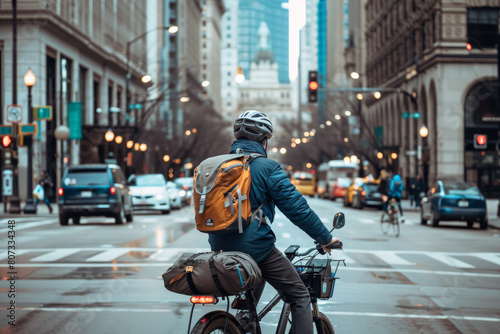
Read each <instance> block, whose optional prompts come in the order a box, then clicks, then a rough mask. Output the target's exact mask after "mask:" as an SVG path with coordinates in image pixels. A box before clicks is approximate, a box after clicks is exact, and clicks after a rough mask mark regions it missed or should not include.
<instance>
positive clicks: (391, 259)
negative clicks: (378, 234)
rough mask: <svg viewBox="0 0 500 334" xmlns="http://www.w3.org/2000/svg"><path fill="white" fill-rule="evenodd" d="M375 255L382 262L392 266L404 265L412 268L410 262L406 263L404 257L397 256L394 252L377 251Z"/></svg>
mask: <svg viewBox="0 0 500 334" xmlns="http://www.w3.org/2000/svg"><path fill="white" fill-rule="evenodd" d="M373 254H374V255H375V256H377V257H379V258H380V259H381V260H382V261H384V262H387V263H388V264H390V265H403V266H411V265H412V263H411V262H410V261H406V260H405V259H403V258H402V257H400V256H398V255H396V254H395V253H394V252H392V251H375V252H373Z"/></svg>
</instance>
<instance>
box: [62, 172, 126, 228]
mask: <svg viewBox="0 0 500 334" xmlns="http://www.w3.org/2000/svg"><path fill="white" fill-rule="evenodd" d="M57 193H58V195H59V196H58V206H59V223H60V224H61V225H68V220H69V218H71V220H72V221H73V224H79V223H80V217H82V216H105V217H114V218H115V221H116V223H117V224H123V223H124V222H125V221H128V222H132V220H133V216H132V199H131V196H130V190H129V185H128V183H127V181H126V180H125V176H124V174H123V172H122V170H121V169H120V167H119V166H117V165H111V164H107V165H106V164H99V165H98V164H95V165H90V164H89V165H78V166H70V167H68V168H67V169H66V170H65V171H64V175H63V177H62V182H61V187H60V188H59V189H58V190H57Z"/></svg>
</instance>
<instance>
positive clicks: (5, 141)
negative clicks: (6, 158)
mask: <svg viewBox="0 0 500 334" xmlns="http://www.w3.org/2000/svg"><path fill="white" fill-rule="evenodd" d="M11 143H12V139H11V138H10V137H9V136H3V137H2V146H3V147H9V146H10V144H11Z"/></svg>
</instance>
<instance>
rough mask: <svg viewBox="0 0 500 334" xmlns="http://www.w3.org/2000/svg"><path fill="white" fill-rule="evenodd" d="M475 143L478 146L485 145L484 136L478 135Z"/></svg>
mask: <svg viewBox="0 0 500 334" xmlns="http://www.w3.org/2000/svg"><path fill="white" fill-rule="evenodd" d="M476 142H477V144H478V145H484V144H486V136H485V135H478V136H477V137H476Z"/></svg>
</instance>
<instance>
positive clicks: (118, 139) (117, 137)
mask: <svg viewBox="0 0 500 334" xmlns="http://www.w3.org/2000/svg"><path fill="white" fill-rule="evenodd" d="M122 141H123V137H122V136H116V138H115V142H116V143H117V144H121V143H122Z"/></svg>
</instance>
